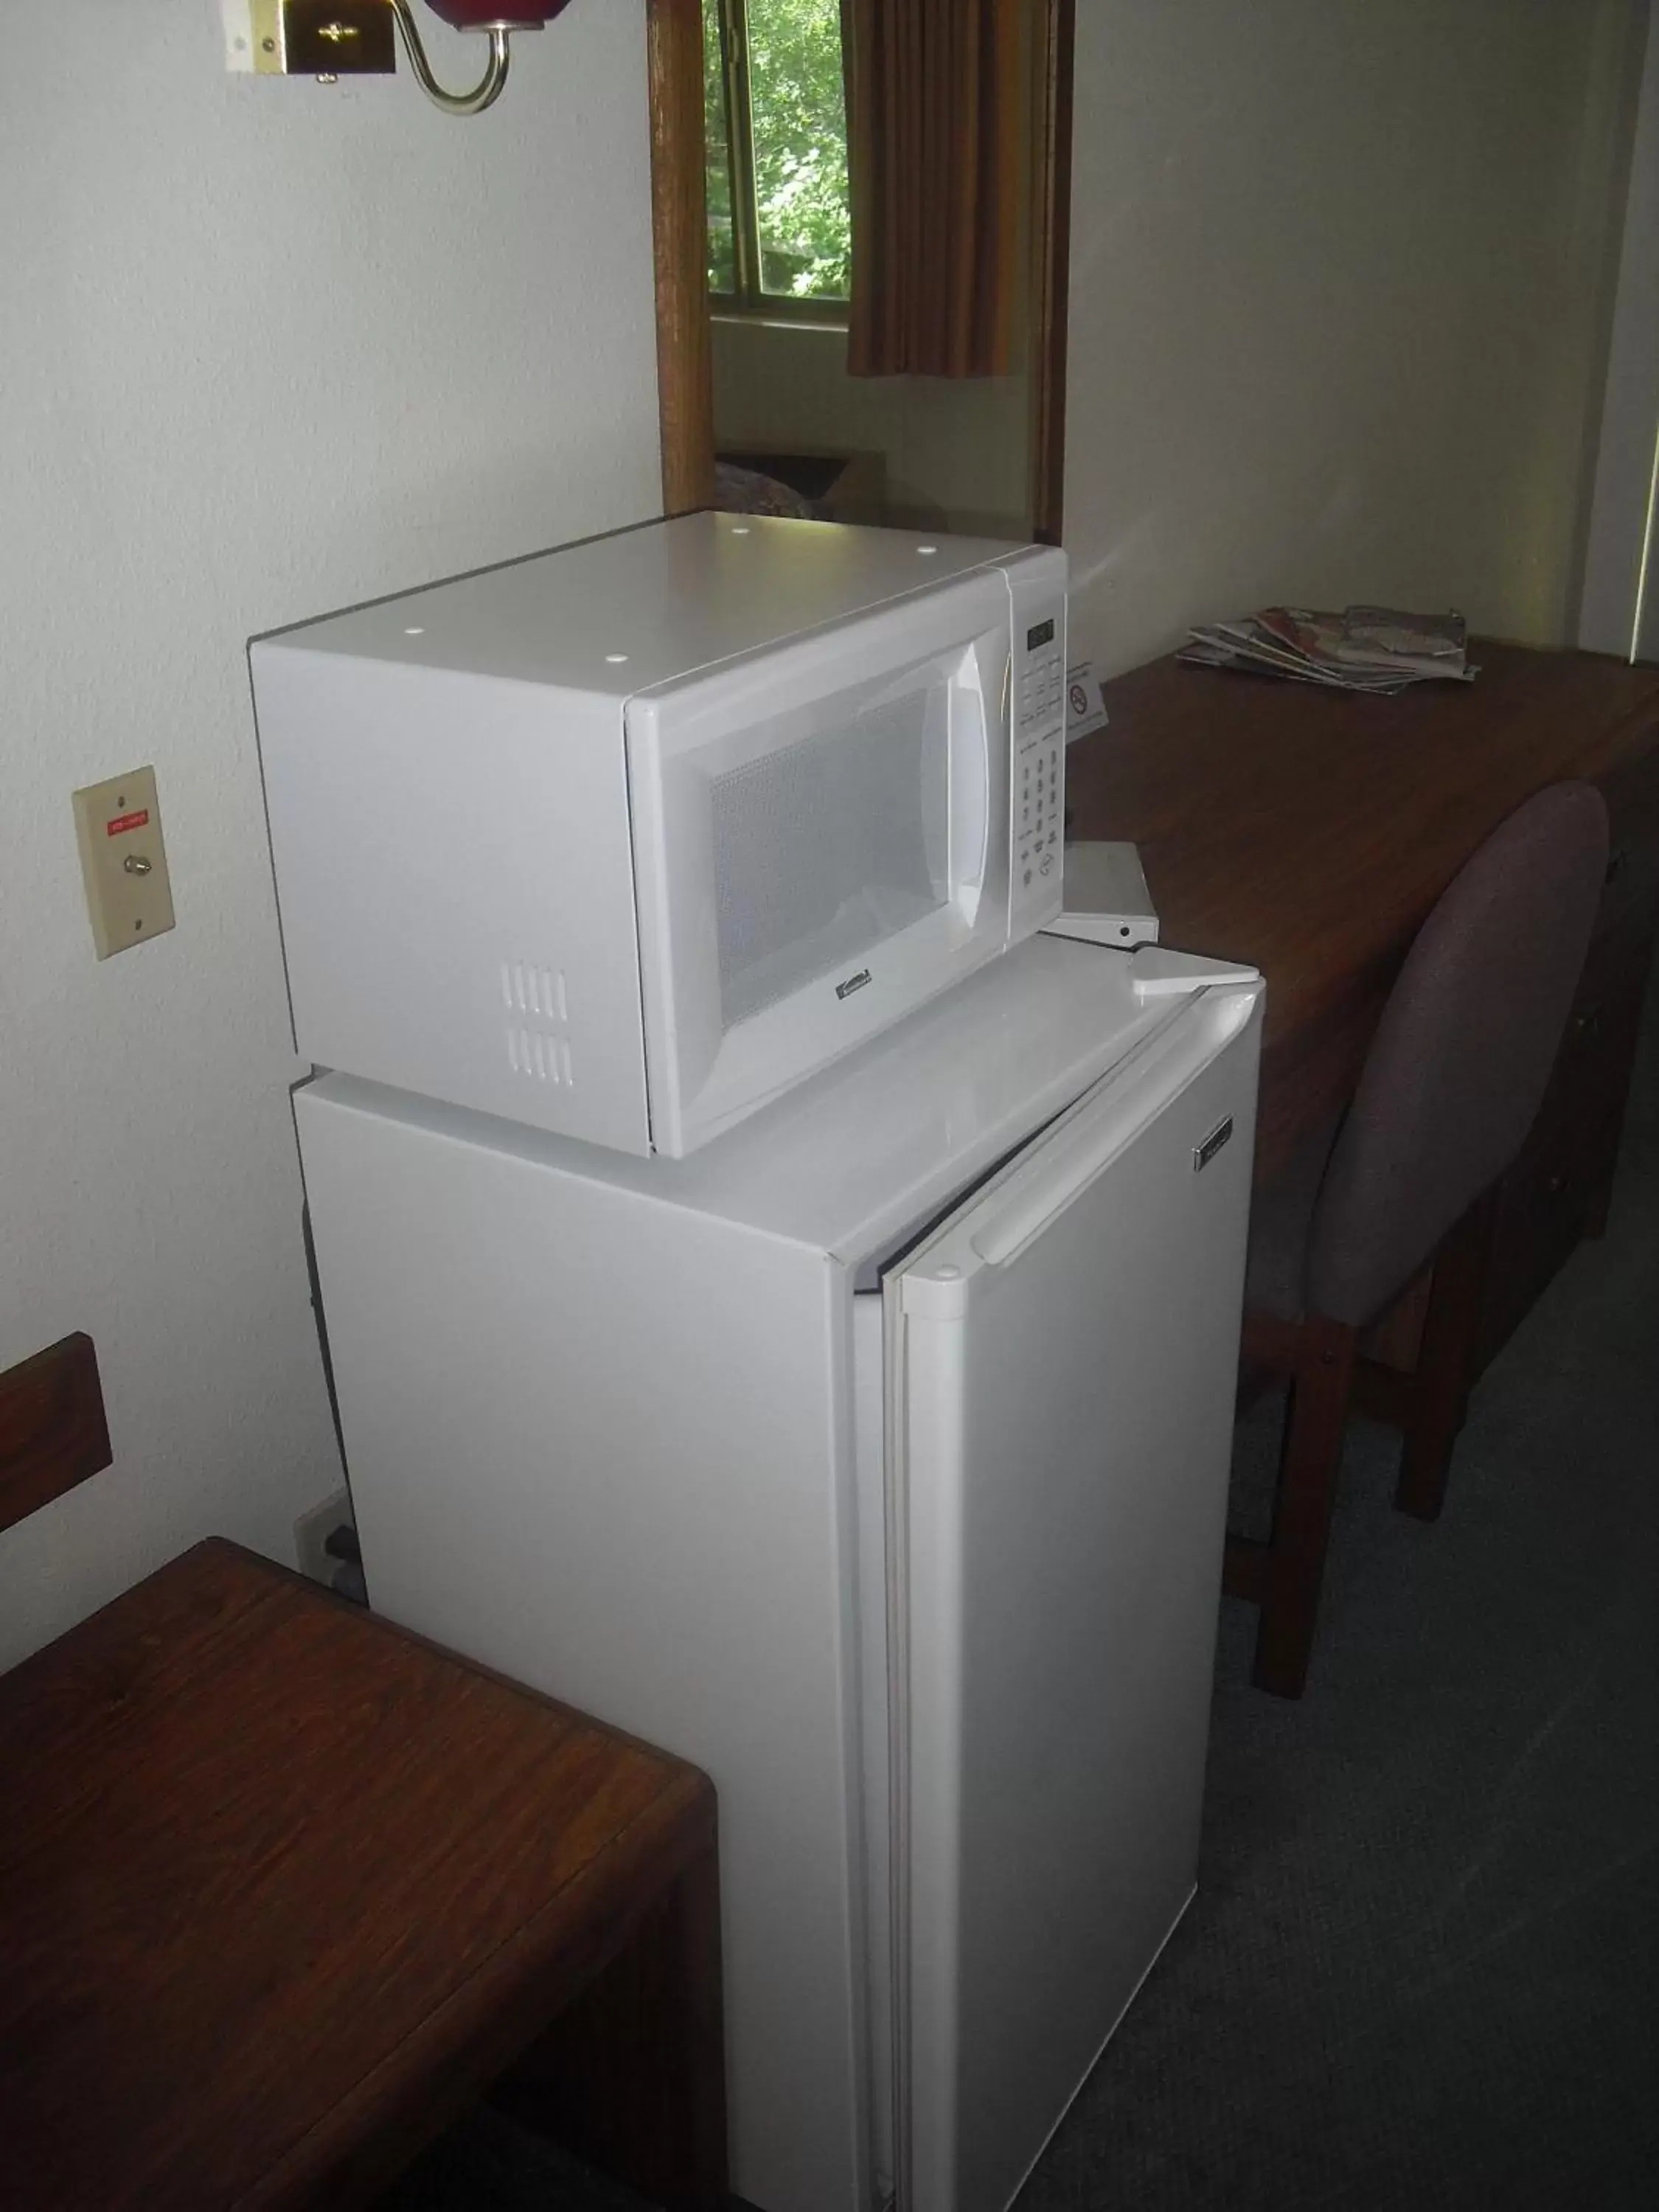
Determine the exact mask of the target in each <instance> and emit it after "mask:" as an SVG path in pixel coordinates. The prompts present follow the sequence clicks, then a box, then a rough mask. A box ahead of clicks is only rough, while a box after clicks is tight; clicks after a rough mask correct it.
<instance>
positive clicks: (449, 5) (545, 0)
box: [427, 0, 568, 31]
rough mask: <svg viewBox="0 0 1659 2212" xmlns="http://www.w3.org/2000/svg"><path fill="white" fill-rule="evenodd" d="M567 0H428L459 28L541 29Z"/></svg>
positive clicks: (437, 13) (436, 13)
mask: <svg viewBox="0 0 1659 2212" xmlns="http://www.w3.org/2000/svg"><path fill="white" fill-rule="evenodd" d="M427 5H428V7H429V8H430V9H431V10H432V12H433V14H434V15H441V16H442V18H443V20H444V21H445V22H446V23H448V24H451V25H452V26H453V27H454V28H455V29H456V30H458V31H494V30H497V29H501V28H503V27H504V28H506V29H507V30H510V31H532V30H539V29H540V28H541V27H542V25H543V24H544V23H550V22H551V21H552V20H553V18H554V17H555V16H556V15H559V14H560V13H562V10H563V9H565V7H566V6H568V0H427Z"/></svg>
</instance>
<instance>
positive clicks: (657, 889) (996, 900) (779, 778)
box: [628, 576, 1009, 1153]
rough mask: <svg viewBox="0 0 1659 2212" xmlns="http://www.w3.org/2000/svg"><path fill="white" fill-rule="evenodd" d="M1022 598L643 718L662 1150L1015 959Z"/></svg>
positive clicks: (693, 694)
mask: <svg viewBox="0 0 1659 2212" xmlns="http://www.w3.org/2000/svg"><path fill="white" fill-rule="evenodd" d="M1008 641H1009V627H1008V614H1007V593H1006V588H1005V586H1004V585H1003V583H1002V581H1001V579H1000V576H986V577H974V578H969V579H966V580H964V581H963V584H962V585H961V586H958V587H957V588H956V589H954V590H952V591H951V592H943V593H940V594H939V595H937V596H936V597H930V598H929V599H927V600H924V601H921V602H919V603H917V604H916V605H900V606H897V607H894V608H889V609H884V610H882V611H880V612H878V613H877V614H875V615H871V616H866V617H862V618H861V619H860V621H858V622H857V623H851V624H848V625H847V626H846V627H844V628H843V629H837V630H835V631H831V632H829V633H826V634H824V635H820V636H817V637H811V638H807V639H805V640H801V641H798V642H796V643H795V644H793V645H791V646H789V647H784V648H781V649H779V650H777V651H775V652H772V653H766V654H763V655H758V656H757V657H756V658H755V659H753V660H751V661H749V662H745V663H743V664H740V665H738V666H736V667H727V668H725V669H722V670H720V671H715V672H714V673H712V674H710V675H708V676H706V677H704V678H701V679H699V680H698V681H696V682H693V683H690V684H683V685H678V686H676V687H673V688H672V689H671V690H668V691H666V692H665V693H663V694H661V695H658V696H643V697H641V698H638V699H635V700H632V701H630V702H629V723H628V742H629V804H630V807H631V810H632V814H633V828H634V846H635V891H636V899H637V906H638V912H639V921H640V960H641V987H642V996H643V1000H644V1006H645V1017H646V1041H647V1065H648V1081H649V1087H650V1095H651V1121H652V1138H653V1144H654V1145H655V1146H656V1148H657V1149H658V1150H659V1151H662V1152H671V1153H678V1152H687V1151H690V1149H692V1147H693V1146H695V1145H696V1144H700V1143H702V1142H703V1141H705V1140H706V1139H708V1137H710V1136H713V1135H714V1134H716V1133H718V1132H719V1131H720V1130H721V1129H723V1128H725V1127H729V1126H731V1124H732V1122H734V1121H738V1120H739V1119H741V1118H742V1116H743V1115H745V1114H747V1113H749V1112H750V1111H752V1110H753V1109H754V1108H755V1107H756V1106H757V1105H759V1104H761V1103H763V1102H764V1101H766V1100H767V1099H769V1098H770V1097H775V1095H777V1094H778V1093H779V1092H780V1091H784V1090H786V1089H787V1088H788V1086H789V1085H792V1084H793V1083H796V1082H799V1080H801V1079H802V1078H803V1077H805V1076H807V1075H810V1074H811V1073H812V1072H813V1071H814V1070H815V1069H817V1068H818V1067H820V1066H823V1065H824V1064H825V1063H826V1062H828V1061H829V1060H833V1059H834V1058H836V1056H837V1055H838V1054H841V1053H842V1052H845V1051H847V1050H848V1049H850V1048H851V1047H852V1046H854V1045H855V1044H858V1043H860V1042H862V1041H863V1040H864V1039H865V1038H866V1036H872V1035H874V1034H875V1033H876V1032H877V1031H878V1030H881V1029H883V1028H884V1027H885V1026H886V1025H887V1024H889V1023H890V1022H893V1021H896V1020H897V1019H899V1018H901V1017H902V1015H904V1014H906V1013H908V1012H910V1010H911V1009H912V1008H913V1007H915V1006H919V1005H920V1004H921V1003H922V1001H923V1000H926V999H927V998H930V997H931V996H933V994H934V993H935V992H937V991H939V990H942V989H944V988H945V987H946V986H947V985H948V984H950V983H952V982H954V981H957V980H959V978H961V977H962V976H963V975H967V974H969V973H970V972H971V971H972V969H974V968H975V967H977V966H979V965H981V963H983V962H984V961H985V960H987V959H989V958H992V957H994V956H995V955H996V954H997V953H999V952H1000V951H1002V950H1003V949H1004V948H1005V946H1006V944H1007V942H1008V874H1007V849H1006V847H1007V841H1006V834H1002V825H1003V824H1004V823H1006V818H1007V807H1008V777H1009V746H1008V737H1007V714H1006V703H1005V702H1006V694H1007V678H1006V671H1007V667H1008V658H1009V646H1008Z"/></svg>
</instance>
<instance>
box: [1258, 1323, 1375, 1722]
mask: <svg viewBox="0 0 1659 2212" xmlns="http://www.w3.org/2000/svg"><path fill="white" fill-rule="evenodd" d="M1358 1342H1359V1337H1358V1331H1357V1330H1356V1329H1352V1328H1346V1327H1344V1326H1343V1324H1342V1323H1341V1322H1333V1321H1326V1320H1323V1319H1321V1318H1317V1317H1316V1318H1310V1320H1308V1321H1307V1322H1304V1324H1303V1328H1302V1346H1301V1356H1300V1358H1298V1360H1297V1370H1296V1376H1295V1379H1294V1381H1293V1382H1292V1383H1291V1395H1290V1403H1289V1405H1288V1407H1286V1409H1285V1440H1284V1443H1283V1446H1282V1448H1281V1450H1280V1455H1279V1489H1278V1492H1277V1495H1276V1497H1275V1498H1274V1501H1273V1535H1272V1537H1271V1539H1270V1541H1269V1542H1268V1544H1267V1547H1266V1549H1265V1551H1264V1552H1263V1553H1261V1571H1260V1592H1261V1623H1260V1625H1259V1626H1258V1628H1257V1630H1256V1639H1255V1667H1254V1668H1253V1669H1252V1672H1251V1678H1250V1679H1251V1680H1253V1681H1254V1682H1255V1686H1256V1687H1257V1688H1258V1689H1259V1690H1270V1691H1272V1692H1273V1694H1274V1695H1275V1696H1276V1697H1280V1698H1299V1697H1300V1696H1301V1695H1302V1692H1303V1690H1304V1686H1306V1683H1307V1679H1308V1660H1309V1656H1310V1653H1311V1652H1312V1650H1313V1640H1314V1630H1315V1626H1316V1623H1317V1620H1318V1617H1319V1592H1320V1586H1321V1584H1322V1582H1323V1580H1324V1575H1325V1547H1326V1544H1327V1542H1328V1539H1329V1535H1330V1528H1331V1506H1332V1503H1333V1500H1334V1496H1335V1492H1336V1477H1337V1470H1338V1468H1339V1467H1340V1464H1341V1459H1342V1431H1343V1427H1344V1425H1345V1423H1346V1419H1347V1412H1348V1397H1349V1393H1350V1390H1351V1389H1352V1383H1353V1370H1354V1360H1355V1356H1356V1353H1357V1351H1358Z"/></svg>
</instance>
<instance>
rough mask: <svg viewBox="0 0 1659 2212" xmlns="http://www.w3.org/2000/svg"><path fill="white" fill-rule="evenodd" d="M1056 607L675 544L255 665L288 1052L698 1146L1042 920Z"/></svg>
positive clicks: (536, 573)
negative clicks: (290, 1022)
mask: <svg viewBox="0 0 1659 2212" xmlns="http://www.w3.org/2000/svg"><path fill="white" fill-rule="evenodd" d="M249 652H250V660H251V665H252V677H253V690H254V702H255V708H256V714H257V719H258V735H259V748H260V757H261V763H262V767H263V772H264V785H265V802H266V810H267V816H268V819H269V823H270V841H271V848H272V854H273V857H274V860H275V866H276V894H277V904H278V910H279V915H280V919H281V925H282V935H283V952H284V956H285V958H286V961H287V966H288V978H289V997H290V1003H291V1006H292V1009H293V1018H294V1030H295V1042H296V1044H297V1047H298V1048H299V1050H300V1052H301V1054H302V1055H303V1056H305V1057H306V1058H307V1059H309V1060H313V1062H315V1063H317V1064H318V1065H319V1066H326V1067H334V1068H340V1069H344V1070H347V1071H349V1073H353V1074H356V1075H360V1076H364V1077H368V1078H369V1079H372V1080H374V1081H378V1082H382V1083H386V1084H389V1085H396V1086H398V1088H399V1089H402V1090H405V1091H416V1092H420V1093H422V1094H424V1095H425V1096H427V1097H432V1098H437V1099H441V1100H445V1101H448V1102H450V1103H454V1104H457V1105H461V1106H466V1107H473V1108H477V1109H481V1110H483V1112H485V1113H489V1114H495V1115H504V1116H506V1117H507V1118H508V1119H510V1120H513V1121H520V1122H528V1123H530V1124H532V1125H533V1126H534V1127H538V1128H543V1129H549V1130H554V1131H557V1132H559V1133H562V1134H565V1135H568V1136H571V1137H576V1138H580V1139H585V1140H586V1141H588V1142H590V1143H593V1144H600V1145H608V1146H616V1147H617V1148H619V1149H621V1150H623V1151H624V1152H636V1153H647V1152H664V1153H668V1154H671V1155H676V1156H678V1155H681V1154H684V1153H686V1152H691V1151H693V1150H694V1149H695V1148H696V1146H699V1145H701V1144H703V1143H705V1142H706V1141H707V1140H708V1139H709V1138H711V1137H714V1136H715V1135H717V1134H718V1133H720V1131H722V1130H724V1129H726V1128H729V1127H731V1126H732V1124H733V1123H734V1122H737V1121H740V1120H741V1119H742V1118H743V1117H744V1115H747V1114H750V1113H752V1112H753V1111H754V1110H755V1109H756V1108H757V1107H759V1106H761V1105H763V1104H764V1103H766V1102H767V1101H768V1100H769V1099H770V1098H773V1097H776V1096H777V1095H778V1094H779V1093H780V1092H781V1091H786V1090H787V1088H788V1087H789V1086H790V1085H792V1084H795V1083H798V1082H799V1081H800V1080H801V1079H803V1078H804V1077H805V1076H808V1075H810V1074H811V1073H813V1071H814V1070H816V1069H817V1068H820V1067H822V1066H824V1064H825V1063H826V1062H827V1061H829V1060H833V1059H835V1058H836V1056H837V1055H838V1054H842V1053H844V1052H847V1051H848V1050H849V1049H851V1048H852V1047H854V1046H855V1045H857V1044H860V1043H861V1042H863V1041H864V1040H865V1039H866V1037H869V1036H872V1035H874V1034H875V1032H876V1031H878V1030H882V1029H884V1028H886V1027H887V1025H888V1024H890V1023H892V1022H896V1021H897V1020H899V1019H901V1018H902V1017H903V1016H904V1015H905V1014H907V1013H908V1012H910V1011H911V1010H912V1009H913V1008H914V1007H915V1006H920V1005H921V1003H922V1002H923V1001H924V1000H927V999H930V998H932V997H933V995H934V994H935V993H937V992H939V991H942V990H944V989H945V988H947V987H949V986H950V985H951V984H952V983H955V982H957V981H960V980H961V979H962V978H963V976H965V975H969V974H970V973H971V972H972V971H973V970H974V969H975V968H978V967H980V966H981V965H982V964H983V963H985V962H986V961H987V960H991V959H994V958H995V957H996V956H997V955H998V954H1000V953H1001V952H1003V951H1006V949H1007V947H1008V946H1009V945H1012V944H1014V943H1016V942H1018V940H1019V939H1022V938H1024V937H1026V936H1028V935H1030V933H1031V932H1033V931H1034V930H1036V929H1037V928H1040V927H1042V924H1043V923H1044V922H1046V921H1050V920H1052V919H1053V918H1054V915H1057V914H1058V913H1059V911H1060V874H1061V854H1062V852H1063V848H1064V837H1063V828H1062V822H1063V815H1062V807H1063V793H1064V769H1065V729H1064V716H1065V705H1064V699H1065V671H1066V560H1065V556H1064V555H1063V554H1062V553H1060V552H1058V551H1055V550H1051V549H1048V548H1043V547H1036V546H1018V545H1004V544H993V543H990V542H987V541H985V540H981V539H972V538H918V537H917V536H916V535H915V534H914V533H912V532H901V531H892V530H870V529H854V528H848V527H846V526H841V525H837V524H833V523H815V522H799V521H786V520H775V519H772V518H767V517H761V516H744V515H725V514H697V515H689V516H684V517H682V518H681V519H679V520H676V521H672V522H659V523H652V524H647V525H645V526H642V527H641V528H638V529H635V530H628V531H622V532H617V533H615V534H614V535H611V536H609V537H605V538H593V539H590V540H588V541H586V543H584V544H577V545H571V546H566V547H562V548H561V549H559V550H556V551H554V552H550V553H542V554H538V555H535V556H532V557H531V558H529V559H527V560H523V561H517V562H510V563H509V564H507V566H505V567H501V568H490V569H487V570H483V571H481V572H479V573H477V574H471V575H467V576H460V577H456V578H453V579H452V580H449V581H447V582H445V583H440V584H435V585H433V586H430V587H428V588H427V589H424V590H421V591H416V592H404V593H402V594H400V595H399V596H398V597H397V598H394V599H382V600H380V601H378V602H376V603H375V604H374V605H369V606H366V607H360V608H356V609H355V610H352V611H349V612H346V613H343V614H337V615H331V616H329V617H325V619H323V620H321V621H318V622H312V623H303V624H301V625H300V626H299V627H297V628H295V629H286V630H283V631H280V632H276V633H274V634H272V635H268V636H264V637H260V638H256V639H255V640H254V641H253V642H252V645H251V647H250V649H249Z"/></svg>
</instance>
